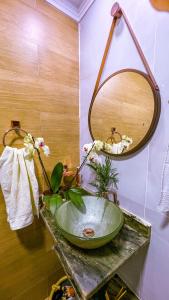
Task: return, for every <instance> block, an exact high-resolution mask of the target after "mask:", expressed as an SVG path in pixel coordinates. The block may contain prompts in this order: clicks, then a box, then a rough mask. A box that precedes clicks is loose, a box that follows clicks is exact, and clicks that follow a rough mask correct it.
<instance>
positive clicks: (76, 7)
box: [46, 0, 94, 22]
mask: <svg viewBox="0 0 169 300" xmlns="http://www.w3.org/2000/svg"><path fill="white" fill-rule="evenodd" d="M46 1H47V2H49V3H50V4H52V5H53V6H55V7H56V8H57V9H59V10H61V11H62V12H64V13H65V14H67V15H68V16H70V17H71V18H72V19H74V20H76V21H77V22H79V21H80V20H81V19H82V17H83V16H84V15H85V13H86V11H87V10H88V9H89V7H90V6H91V5H92V3H93V2H94V0H46Z"/></svg>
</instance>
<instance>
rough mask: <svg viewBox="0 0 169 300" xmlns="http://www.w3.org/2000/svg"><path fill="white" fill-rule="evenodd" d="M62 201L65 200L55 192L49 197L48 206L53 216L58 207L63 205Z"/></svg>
mask: <svg viewBox="0 0 169 300" xmlns="http://www.w3.org/2000/svg"><path fill="white" fill-rule="evenodd" d="M62 203H63V201H62V197H61V196H60V195H58V194H54V195H52V196H50V198H49V199H48V205H49V206H48V207H49V210H50V211H51V213H52V215H53V216H54V215H55V213H56V210H57V208H58V207H59V206H61V205H62Z"/></svg>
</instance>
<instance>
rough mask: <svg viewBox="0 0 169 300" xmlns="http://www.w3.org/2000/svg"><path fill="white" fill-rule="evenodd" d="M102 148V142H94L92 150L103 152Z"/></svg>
mask: <svg viewBox="0 0 169 300" xmlns="http://www.w3.org/2000/svg"><path fill="white" fill-rule="evenodd" d="M103 146H104V143H103V142H102V141H99V140H98V141H94V148H95V151H98V152H99V151H101V150H103Z"/></svg>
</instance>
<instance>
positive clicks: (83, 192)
mask: <svg viewBox="0 0 169 300" xmlns="http://www.w3.org/2000/svg"><path fill="white" fill-rule="evenodd" d="M69 191H72V192H74V193H76V194H79V195H81V196H87V195H90V193H89V192H87V191H86V190H84V189H83V188H80V187H75V188H71V189H70V190H69Z"/></svg>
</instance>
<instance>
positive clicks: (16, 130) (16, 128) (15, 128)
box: [2, 127, 28, 147]
mask: <svg viewBox="0 0 169 300" xmlns="http://www.w3.org/2000/svg"><path fill="white" fill-rule="evenodd" d="M13 130H14V131H15V132H16V133H19V131H22V132H24V133H25V134H26V135H28V132H27V131H25V130H24V129H21V128H19V127H13V128H11V129H9V130H7V131H6V132H5V133H4V135H3V139H2V142H3V145H4V147H6V146H7V145H6V143H5V138H6V136H7V134H8V133H9V132H11V131H13Z"/></svg>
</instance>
